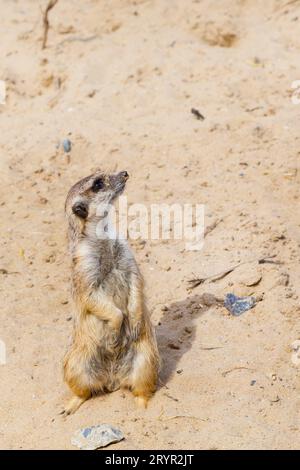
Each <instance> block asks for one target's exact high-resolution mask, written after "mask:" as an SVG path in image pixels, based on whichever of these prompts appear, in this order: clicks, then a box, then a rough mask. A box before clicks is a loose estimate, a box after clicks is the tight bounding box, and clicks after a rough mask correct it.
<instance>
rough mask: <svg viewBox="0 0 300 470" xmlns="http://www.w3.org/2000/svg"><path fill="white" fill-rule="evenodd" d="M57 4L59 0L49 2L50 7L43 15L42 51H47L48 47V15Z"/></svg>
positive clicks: (48, 6) (47, 7)
mask: <svg viewBox="0 0 300 470" xmlns="http://www.w3.org/2000/svg"><path fill="white" fill-rule="evenodd" d="M57 2H58V0H49V2H48V5H47V6H46V9H45V11H44V13H43V25H44V35H43V43H42V49H45V48H46V46H47V39H48V31H49V20H48V15H49V12H50V10H52V8H54V7H55V5H56V4H57Z"/></svg>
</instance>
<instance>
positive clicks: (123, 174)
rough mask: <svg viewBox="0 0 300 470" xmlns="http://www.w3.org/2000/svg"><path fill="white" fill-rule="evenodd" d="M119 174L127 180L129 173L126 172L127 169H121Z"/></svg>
mask: <svg viewBox="0 0 300 470" xmlns="http://www.w3.org/2000/svg"><path fill="white" fill-rule="evenodd" d="M120 175H121V176H122V178H124V179H125V180H127V179H128V178H129V174H128V173H127V171H121V173H120Z"/></svg>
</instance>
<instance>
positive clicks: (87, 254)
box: [63, 171, 159, 414]
mask: <svg viewBox="0 0 300 470" xmlns="http://www.w3.org/2000/svg"><path fill="white" fill-rule="evenodd" d="M127 178H128V174H127V172H121V173H118V174H112V175H107V174H103V173H102V172H101V171H98V172H96V173H94V174H93V175H91V176H88V177H87V178H84V179H82V180H80V181H79V182H78V183H76V184H75V185H74V186H73V187H72V188H71V189H70V191H69V193H68V196H67V199H66V205H65V210H66V215H67V219H68V225H69V226H68V238H69V249H70V255H71V259H72V292H73V298H74V301H75V304H76V314H75V321H74V332H73V340H72V344H71V346H70V348H69V350H68V352H67V354H66V356H65V359H64V378H65V381H66V382H67V384H68V385H69V387H70V389H71V390H72V392H73V394H74V396H73V398H72V399H71V400H70V402H69V403H68V404H67V406H66V407H65V409H64V411H63V413H65V414H70V413H73V412H75V411H76V410H77V409H78V407H79V406H80V405H81V404H82V403H83V402H84V401H85V400H87V399H88V398H90V397H91V396H92V395H93V394H97V393H99V392H105V391H113V390H117V389H118V388H120V387H126V388H129V389H130V390H132V392H133V394H134V395H135V396H136V397H137V399H138V401H139V403H140V404H143V405H144V406H146V405H147V402H148V400H149V398H150V397H151V396H152V394H153V393H154V391H155V390H156V384H157V377H158V368H159V354H158V350H157V344H156V338H155V333H154V329H153V327H152V324H151V321H150V317H149V313H148V310H147V307H146V305H145V299H144V292H143V278H142V276H141V273H140V271H139V268H138V266H137V264H136V261H135V259H134V256H133V254H132V252H131V250H130V248H129V246H128V244H127V241H126V240H123V239H119V238H116V237H114V238H109V236H107V234H105V233H104V232H105V227H104V225H103V220H104V219H105V216H106V215H107V211H106V210H107V208H108V206H109V204H111V203H112V202H113V201H114V199H116V197H117V196H118V195H119V194H120V193H121V192H122V191H123V189H124V187H125V182H126V180H127ZM99 207H100V211H99ZM99 227H100V228H99ZM102 227H103V228H102ZM99 231H100V233H99Z"/></svg>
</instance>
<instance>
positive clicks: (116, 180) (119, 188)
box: [110, 171, 129, 196]
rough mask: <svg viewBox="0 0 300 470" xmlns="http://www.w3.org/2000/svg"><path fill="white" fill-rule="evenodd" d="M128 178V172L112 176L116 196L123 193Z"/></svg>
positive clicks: (111, 181) (112, 185) (111, 180)
mask: <svg viewBox="0 0 300 470" xmlns="http://www.w3.org/2000/svg"><path fill="white" fill-rule="evenodd" d="M128 178H129V174H128V173H127V171H120V173H117V174H115V175H111V176H110V185H111V187H112V188H113V190H114V191H115V195H116V196H118V195H119V194H120V193H122V192H123V190H124V188H125V184H126V181H127V180H128Z"/></svg>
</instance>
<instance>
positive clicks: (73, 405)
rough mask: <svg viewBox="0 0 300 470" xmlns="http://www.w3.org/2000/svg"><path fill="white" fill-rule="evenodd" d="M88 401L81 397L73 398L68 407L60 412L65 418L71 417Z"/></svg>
mask: <svg viewBox="0 0 300 470" xmlns="http://www.w3.org/2000/svg"><path fill="white" fill-rule="evenodd" d="M86 400H87V398H81V397H77V396H75V397H73V398H71V400H69V402H68V403H67V405H66V406H65V407H64V409H63V410H62V411H61V412H60V414H61V415H63V416H69V415H72V414H73V413H75V411H77V410H78V408H79V407H80V406H81V405H82V403H84V402H85V401H86Z"/></svg>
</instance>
